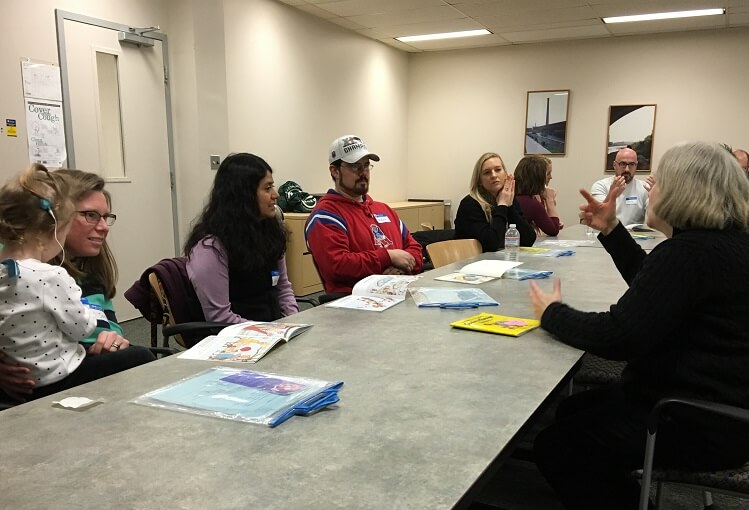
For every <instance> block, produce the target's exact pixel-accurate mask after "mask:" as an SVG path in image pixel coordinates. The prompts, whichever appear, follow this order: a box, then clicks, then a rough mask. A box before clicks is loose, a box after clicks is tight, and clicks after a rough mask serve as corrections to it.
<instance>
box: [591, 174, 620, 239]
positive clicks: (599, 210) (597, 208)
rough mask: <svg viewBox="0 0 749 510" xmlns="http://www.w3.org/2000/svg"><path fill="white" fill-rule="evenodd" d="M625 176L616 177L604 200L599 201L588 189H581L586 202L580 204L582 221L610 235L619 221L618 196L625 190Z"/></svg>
mask: <svg viewBox="0 0 749 510" xmlns="http://www.w3.org/2000/svg"><path fill="white" fill-rule="evenodd" d="M625 185H626V183H625V182H624V177H621V176H619V177H616V178H614V182H613V183H612V184H611V188H610V189H609V193H608V195H606V199H605V200H604V201H603V202H599V201H598V200H596V199H595V198H593V195H591V194H590V193H589V192H588V190H584V189H581V190H580V194H581V195H582V196H583V198H584V199H585V200H586V203H584V204H582V205H580V223H582V224H584V225H588V226H589V227H591V228H594V229H596V230H600V231H601V233H602V234H603V235H608V234H609V233H610V232H611V231H612V230H614V228H615V227H616V226H617V224H618V223H619V220H618V219H616V198H617V197H618V196H619V195H621V193H622V191H624V186H625Z"/></svg>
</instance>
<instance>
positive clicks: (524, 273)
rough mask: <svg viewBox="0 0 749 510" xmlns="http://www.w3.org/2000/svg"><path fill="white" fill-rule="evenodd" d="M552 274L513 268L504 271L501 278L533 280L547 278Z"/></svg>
mask: <svg viewBox="0 0 749 510" xmlns="http://www.w3.org/2000/svg"><path fill="white" fill-rule="evenodd" d="M552 274H553V271H538V270H536V269H522V268H519V267H514V268H512V269H508V270H507V271H505V273H504V274H503V275H502V278H506V279H508V280H533V279H541V278H548V277H549V276H551V275H552Z"/></svg>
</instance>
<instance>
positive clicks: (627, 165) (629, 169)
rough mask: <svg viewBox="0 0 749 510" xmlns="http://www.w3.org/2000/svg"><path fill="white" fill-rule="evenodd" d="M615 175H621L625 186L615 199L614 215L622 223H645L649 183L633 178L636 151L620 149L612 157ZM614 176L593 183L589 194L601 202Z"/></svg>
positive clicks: (635, 167)
mask: <svg viewBox="0 0 749 510" xmlns="http://www.w3.org/2000/svg"><path fill="white" fill-rule="evenodd" d="M614 171H615V172H616V177H618V176H620V175H621V176H623V177H624V182H625V183H626V187H625V188H624V191H623V192H622V193H621V194H620V195H619V197H617V199H616V217H617V218H619V221H621V222H622V224H623V225H631V224H633V223H645V211H646V209H647V207H648V191H649V189H650V186H649V185H648V184H649V183H646V182H643V181H640V180H638V179H635V178H634V177H635V172H636V171H637V153H636V152H635V151H634V150H632V149H628V148H627V149H620V150H619V152H617V153H616V157H615V158H614ZM613 182H614V177H613V176H612V177H606V178H604V179H601V180H600V181H596V182H594V183H593V186H591V188H590V194H591V195H593V197H595V198H596V199H597V200H600V201H601V202H603V201H604V200H605V199H606V196H607V195H608V193H609V188H611V184H612V183H613Z"/></svg>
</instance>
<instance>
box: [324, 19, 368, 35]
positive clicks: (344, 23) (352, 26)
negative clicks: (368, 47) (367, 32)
mask: <svg viewBox="0 0 749 510" xmlns="http://www.w3.org/2000/svg"><path fill="white" fill-rule="evenodd" d="M328 21H330V22H331V23H335V24H336V25H338V26H341V27H343V28H348V29H349V30H362V29H363V28H366V27H363V26H361V25H360V24H358V23H354V22H353V21H351V20H350V19H349V18H329V19H328ZM367 37H370V36H367Z"/></svg>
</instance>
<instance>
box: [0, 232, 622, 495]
mask: <svg viewBox="0 0 749 510" xmlns="http://www.w3.org/2000/svg"><path fill="white" fill-rule="evenodd" d="M570 236H571V237H574V232H573V233H572V234H570ZM582 237H584V235H583V236H582ZM503 257H504V255H503V254H502V253H501V252H500V253H496V254H495V253H488V254H484V255H482V256H480V257H477V258H475V259H471V260H479V259H492V258H503ZM471 260H467V261H463V262H459V263H455V264H452V265H450V266H445V267H443V268H440V269H437V270H434V271H431V272H428V273H426V274H424V276H423V277H422V278H421V279H420V280H419V281H417V282H416V283H415V285H417V286H445V285H459V284H450V283H446V282H442V281H436V280H434V279H433V278H434V277H435V276H441V275H444V274H447V273H449V272H451V271H455V270H458V269H459V268H460V267H462V266H463V265H465V264H466V263H468V262H470V261H471ZM521 261H523V262H524V267H530V268H534V269H546V270H552V271H554V276H555V277H559V278H561V280H562V292H563V297H564V300H565V301H566V302H568V303H569V304H571V305H573V306H576V307H579V308H581V309H585V310H590V311H601V310H606V309H607V307H608V305H609V304H611V303H613V302H615V301H616V299H617V298H618V297H619V296H620V295H621V294H622V292H623V291H624V290H625V288H626V287H625V284H624V282H623V281H622V279H621V278H620V276H619V274H618V272H617V270H616V269H615V267H614V265H613V263H612V262H611V260H610V259H609V257H608V255H607V254H606V252H605V250H602V249H587V248H580V249H576V254H575V255H573V256H568V257H559V258H548V257H539V256H531V255H527V254H521ZM540 282H541V285H543V286H545V287H547V288H550V286H551V280H540ZM480 288H482V289H484V290H485V291H486V292H487V293H488V294H490V295H492V296H493V297H495V298H496V299H497V300H498V301H500V303H501V305H500V306H499V307H491V308H488V307H487V308H482V309H479V310H475V309H474V310H441V309H418V308H417V307H416V306H415V305H414V302H413V300H412V299H411V298H410V297H409V298H407V299H406V301H405V302H404V303H401V304H398V305H396V306H395V307H393V308H390V309H389V310H386V311H385V312H382V313H376V312H364V311H352V310H343V309H336V308H330V307H324V306H320V307H316V308H313V309H310V310H307V311H304V312H302V313H300V314H298V315H294V316H292V317H289V318H287V319H285V320H284V321H285V322H295V323H309V324H313V325H314V326H313V327H312V328H311V329H310V330H309V331H307V332H305V333H304V334H302V335H300V336H298V337H297V338H295V339H293V340H292V341H291V342H289V343H288V344H282V345H280V346H278V347H276V348H275V349H274V350H273V351H272V352H270V353H269V354H268V355H267V356H266V357H265V358H263V359H262V360H260V361H259V362H258V363H257V364H255V365H248V366H246V368H248V369H254V370H259V371H264V372H276V373H281V374H288V375H299V376H308V377H315V378H320V379H326V380H342V381H344V382H345V385H344V386H343V388H342V389H341V391H340V397H341V401H340V403H339V404H338V405H337V406H336V407H335V408H332V409H329V410H324V411H321V412H319V413H317V414H316V415H313V416H310V417H293V418H292V419H291V420H289V421H287V422H285V423H283V424H282V425H280V426H278V427H277V428H273V429H271V428H267V427H264V426H261V425H252V424H245V423H240V422H234V421H228V420H221V419H217V418H210V417H203V416H196V415H191V414H183V413H178V412H173V411H168V410H164V409H157V408H151V407H145V406H140V405H136V404H133V403H130V400H132V399H134V398H135V397H137V396H139V395H142V394H144V393H146V392H148V391H150V390H153V389H156V388H159V387H161V386H164V385H165V384H168V383H171V382H174V381H176V380H178V379H180V378H182V377H186V376H189V375H191V374H194V373H197V372H199V371H201V370H203V369H205V368H207V367H209V366H214V363H212V362H207V361H191V360H184V359H179V358H177V357H176V356H171V357H168V358H164V359H161V360H159V361H157V362H154V363H151V364H148V365H145V366H142V367H139V368H136V369H133V370H130V371H127V372H124V373H120V374H117V375H115V376H111V377H108V378H106V379H102V380H99V381H96V382H93V383H90V384H87V385H84V386H79V387H77V388H74V389H71V390H68V391H65V392H63V393H61V394H57V395H53V396H50V397H47V398H43V399H40V400H37V401H35V402H31V403H29V404H25V405H22V406H18V407H15V408H13V409H9V410H6V411H2V412H0V436H2V438H3V453H2V455H1V456H0V458H1V459H0V507H2V508H14V509H37V508H55V509H80V508H123V509H129V508H132V509H157V508H158V509H161V508H180V509H208V508H210V509H234V508H237V509H239V508H242V509H291V508H294V509H300V508H302V509H305V508H309V509H330V508H345V509H354V508H363V509H421V508H424V509H448V508H464V507H466V506H467V505H468V503H469V502H470V500H471V497H472V496H473V495H474V493H475V491H476V490H478V489H479V488H480V486H481V485H482V484H483V483H484V482H485V481H486V480H487V479H488V478H489V477H490V475H491V474H492V472H493V470H494V469H496V466H497V464H498V463H500V462H501V461H502V460H503V459H504V458H505V457H506V456H507V455H508V454H509V453H510V450H511V448H512V446H513V442H514V441H516V440H517V439H518V436H519V434H520V433H521V432H522V431H523V429H524V426H525V425H526V424H527V423H528V421H529V419H530V418H531V417H532V416H533V415H534V413H535V412H536V411H537V410H538V409H539V408H540V407H541V406H542V405H543V403H544V402H545V401H547V399H548V398H549V397H550V396H551V395H553V394H554V392H555V391H558V390H559V388H560V387H561V386H562V385H564V384H565V381H566V380H567V378H568V377H569V375H570V371H571V369H572V368H573V367H575V365H576V363H577V362H578V361H579V358H580V356H581V355H582V352H581V351H579V350H577V349H573V348H570V347H567V346H565V345H563V344H561V343H558V342H556V341H555V340H553V339H552V338H551V337H550V336H549V335H548V334H547V333H545V332H544V331H542V330H541V329H537V330H534V331H532V332H530V333H527V334H526V335H524V336H522V337H520V338H517V339H515V338H510V337H503V336H499V335H492V334H486V333H479V332H472V331H464V330H457V329H453V328H450V326H449V324H450V322H453V321H455V320H458V319H460V318H464V317H468V316H470V315H473V314H475V313H478V312H479V311H489V312H494V313H500V314H504V315H514V316H525V317H532V312H531V307H530V302H529V299H528V282H527V281H522V282H520V281H514V280H505V279H500V280H495V281H492V282H488V283H485V284H482V285H481V286H480ZM232 366H237V365H236V364H233V365H232ZM242 367H245V365H242ZM64 396H85V397H89V398H96V399H101V400H103V403H101V404H99V405H96V406H94V407H91V408H88V409H86V410H81V411H75V410H67V409H62V408H59V407H57V406H54V405H53V404H52V402H53V401H55V400H59V399H60V398H61V397H64Z"/></svg>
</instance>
